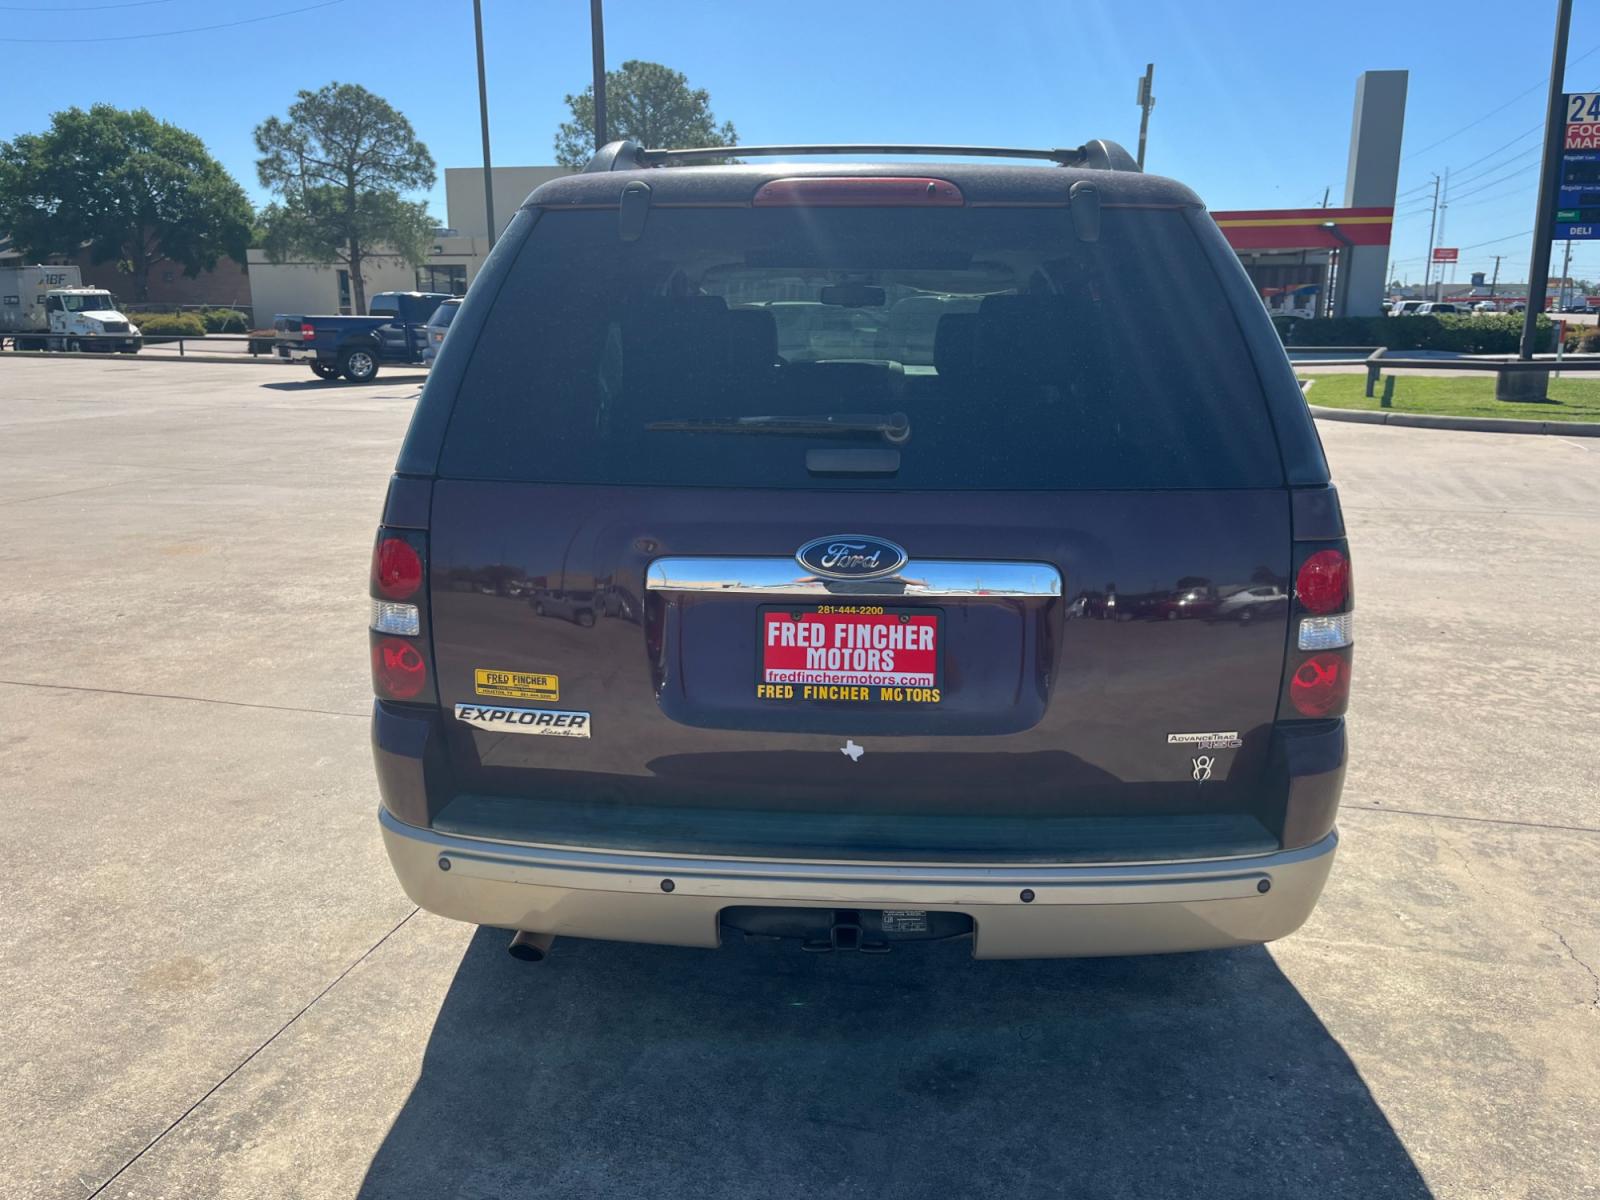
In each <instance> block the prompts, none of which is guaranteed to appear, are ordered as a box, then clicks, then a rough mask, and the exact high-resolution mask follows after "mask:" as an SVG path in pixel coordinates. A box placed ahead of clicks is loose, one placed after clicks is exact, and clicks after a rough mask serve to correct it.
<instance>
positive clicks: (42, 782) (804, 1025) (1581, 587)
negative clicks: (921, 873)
mask: <svg viewBox="0 0 1600 1200" xmlns="http://www.w3.org/2000/svg"><path fill="white" fill-rule="evenodd" d="M305 375H306V377H305V378H302V377H301V376H302V372H300V371H298V370H292V369H289V368H284V369H283V370H282V371H281V372H276V373H275V372H273V371H271V370H269V369H267V368H262V369H261V370H252V371H241V370H239V369H237V368H236V367H229V366H220V365H219V366H210V365H205V364H186V365H182V366H178V365H175V364H170V363H159V362H153V361H152V362H138V361H118V362H96V361H91V360H70V361H69V360H54V361H51V360H43V361H19V360H13V359H10V358H9V357H7V359H6V360H5V361H0V513H3V517H0V521H3V525H0V528H3V530H4V536H3V537H0V579H3V580H4V584H3V586H0V627H3V628H5V629H6V631H7V637H6V639H5V642H4V654H3V656H0V680H3V682H0V812H3V813H4V814H5V819H6V821H7V828H6V837H5V840H4V859H3V862H4V866H3V867H0V882H3V890H0V895H3V896H4V914H5V924H6V936H5V939H4V941H3V943H0V995H4V996H5V997H6V1005H5V1019H4V1020H3V1021H0V1079H4V1080H5V1084H4V1086H3V1087H0V1180H4V1183H3V1184H0V1194H3V1195H5V1196H6V1197H7V1198H8V1200H9V1198H11V1197H21V1198H32V1197H51V1198H54V1197H74V1198H81V1197H90V1196H104V1197H150V1198H156V1197H171V1198H178V1197H183V1198H188V1197H208V1198H209V1197H235V1196H237V1197H251V1198H270V1197H308V1198H310V1197H316V1198H323V1197H362V1198H379V1197H382V1198H386V1200H387V1198H390V1197H395V1198H417V1200H421V1198H427V1200H436V1198H440V1197H456V1198H462V1200H483V1198H488V1197H513V1196H524V1195H526V1196H560V1197H569V1196H570V1197H592V1196H635V1195H649V1196H651V1197H656V1198H661V1200H673V1198H678V1197H684V1198H687V1197H695V1198H722V1197H750V1196H788V1195H796V1196H798V1195H814V1196H861V1197H990V1196H994V1197H1002V1196H1003V1197H1007V1198H1018V1197H1035V1196H1038V1197H1044V1196H1068V1195H1070V1196H1083V1197H1095V1198H1100V1197H1107V1198H1117V1197H1128V1198H1134V1197H1138V1198H1141V1200H1144V1198H1151V1197H1165V1196H1186V1197H1187V1196H1215V1197H1227V1198H1230V1200H1231V1198H1233V1197H1261V1198H1263V1200H1265V1198H1268V1197H1271V1198H1274V1200H1278V1198H1282V1197H1299V1196H1315V1197H1336V1198H1343V1197H1349V1198H1352V1200H1353V1198H1356V1197H1360V1198H1363V1200H1367V1198H1371V1197H1404V1198H1408V1200H1409V1198H1413V1197H1417V1198H1420V1197H1429V1196H1432V1197H1440V1198H1449V1200H1457V1198H1460V1200H1466V1198H1468V1197H1472V1198H1479V1197H1494V1198H1496V1200H1500V1198H1526V1200H1547V1198H1548V1200H1569V1198H1573V1197H1592V1196H1596V1195H1600V1142H1597V1139H1596V1138H1595V1136H1594V1131H1595V1129H1597V1128H1600V976H1597V974H1596V972H1597V969H1600V917H1597V915H1596V911H1595V905H1594V891H1595V880H1596V878H1597V872H1596V869H1595V861H1596V855H1597V851H1600V816H1597V815H1596V809H1595V805H1594V796H1595V795H1596V794H1597V792H1600V758H1597V756H1596V753H1595V746H1596V739H1595V731H1596V729H1597V728H1600V673H1597V672H1596V671H1595V670H1594V668H1593V665H1592V660H1593V653H1594V651H1593V644H1594V637H1593V628H1594V596H1595V580H1596V579H1597V578H1600V442H1594V441H1586V440H1580V439H1566V438H1562V437H1560V436H1549V437H1539V438H1508V437H1498V436H1495V435H1490V434H1476V433H1447V432H1438V431H1431V430H1417V429H1404V428H1393V427H1374V426H1362V425H1337V424H1322V425H1319V430H1320V432H1321V434H1322V437H1323V439H1324V441H1325V443H1326V445H1327V448H1328V452H1329V455H1330V457H1331V459H1332V461H1333V464H1334V467H1335V471H1336V474H1337V476H1338V478H1339V481H1340V483H1341V487H1342V492H1343V496H1344V503H1345V512H1346V515H1347V518H1348V521H1349V525H1350V536H1351V542H1352V546H1353V551H1354V555H1355V561H1356V578H1357V589H1358V604H1357V609H1358V614H1359V615H1358V618H1357V620H1358V655H1357V698H1356V702H1355V707H1354V710H1353V713H1352V716H1351V727H1352V743H1353V756H1354V757H1353V761H1352V765H1351V769H1350V775H1349V779H1348V784H1347V788H1346V806H1345V810H1344V813H1343V816H1342V821H1341V824H1342V831H1343V836H1344V844H1343V847H1342V850H1341V853H1340V859H1339V861H1338V863H1337V864H1336V865H1335V868H1334V874H1333V878H1332V880H1331V882H1330V884H1329V888H1328V891H1327V893H1326V895H1325V897H1324V900H1323V903H1322V905H1321V906H1320V907H1319V908H1318V910H1317V912H1316V914H1315V915H1314V916H1313V917H1312V919H1311V921H1310V922H1309V924H1308V925H1307V926H1306V927H1305V928H1304V929H1303V930H1302V931H1301V932H1300V933H1298V934H1296V935H1295V936H1293V937H1291V938H1289V939H1287V940H1285V941H1282V942H1279V943H1276V944H1274V945H1273V946H1271V947H1267V948H1255V949H1249V950H1241V951H1236V952H1227V953H1214V954H1202V955H1184V956H1173V957H1166V958H1135V959H1117V960H1093V961H1078V962H1033V963H1004V962H1002V963H974V962H972V961H971V960H970V959H969V958H968V957H967V956H966V954H965V951H964V950H963V948H962V947H961V946H959V945H946V946H939V947H934V948H932V949H927V950H920V951H899V952H896V953H895V954H894V955H891V956H888V957H887V958H880V957H868V956H859V955H857V956H810V955H802V954H800V953H798V952H795V951H791V950H786V949H779V948H772V947H767V946H757V945H730V946H727V947H725V948H723V949H722V950H719V951H698V950H673V949H663V948H650V947H637V946H626V945H613V944H605V943H594V942H591V943H584V942H578V941H572V940H565V941H559V942H557V944H556V947H555V952H554V953H553V955H552V956H551V958H550V959H549V960H548V961H547V962H545V963H543V964H541V965H539V966H536V967H530V966H526V965H524V964H521V963H518V962H515V961H514V960H512V959H511V958H509V957H508V956H507V955H506V954H505V952H504V935H502V934H498V933H492V932H482V933H480V932H477V931H475V930H473V929H471V928H469V927H466V926H461V925H456V924H453V923H451V922H448V921H444V920H441V919H438V918H435V917H432V916H430V915H428V914H425V913H417V912H415V911H414V910H413V909H412V907H411V905H410V904H409V903H408V902H407V901H406V899H405V897H404V896H403V895H402V894H401V892H400V890H399V888H398V887H397V886H396V885H395V883H394V881H393V878H392V876H391V875H390V873H389V871H388V867H387V864H386V862H385V861H384V857H383V853H382V849H381V847H380V845H379V841H378V837H377V831H376V827H375V823H374V820H373V812H374V806H375V794H374V787H373V782H372V776H371V768H370V763H369V759H368V752H367V745H366V736H367V732H366V709H367V705H368V682H367V679H366V665H365V636H364V632H363V622H364V615H365V601H364V590H365V576H366V570H367V563H368V555H369V552H370V544H371V535H372V529H373V525H374V523H375V521H376V519H377V516H378V510H379V505H380V503H381V499H382V494H383V485H384V480H385V477H386V475H387V474H388V472H389V469H390V466H391V464H392V461H393V457H394V452H395V449H396V446H397V444H398V440H399V438H400V436H401V434H402V432H403V429H404V426H405V422H406V419H407V416H408V414H409V410H410V407H411V402H412V400H413V399H414V397H415V395H416V391H417V385H416V382H415V381H414V380H413V379H399V378H380V379H379V380H378V381H377V382H376V383H375V384H373V385H371V386H367V387H355V386H352V385H348V384H346V385H324V384H321V383H318V382H316V381H314V380H312V379H311V378H310V377H309V373H308V372H307V373H305ZM1224 534H1225V531H1216V532H1215V533H1211V532H1208V531H1205V530H1196V533H1195V536H1197V537H1205V536H1223V535H1224Z"/></svg>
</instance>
